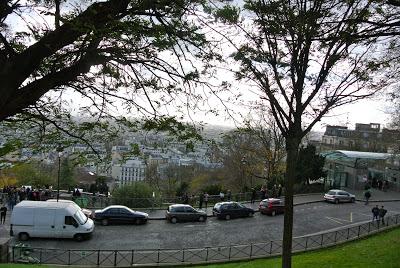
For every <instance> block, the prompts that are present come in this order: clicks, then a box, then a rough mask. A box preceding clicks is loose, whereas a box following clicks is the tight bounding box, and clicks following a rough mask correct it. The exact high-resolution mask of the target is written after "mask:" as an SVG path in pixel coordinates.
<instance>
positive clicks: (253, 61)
mask: <svg viewBox="0 0 400 268" xmlns="http://www.w3.org/2000/svg"><path fill="white" fill-rule="evenodd" d="M240 9H243V11H244V12H243V14H244V15H243V18H240V17H239V15H238V13H239V10H240ZM216 15H217V16H219V17H222V18H223V21H225V22H230V23H232V24H233V25H234V27H235V28H234V29H235V31H236V32H235V35H236V37H235V38H231V37H229V36H228V35H227V34H226V33H225V32H222V31H219V33H220V34H221V35H223V36H225V37H226V39H227V40H229V42H230V43H231V45H232V47H234V48H235V49H236V52H234V53H233V59H234V60H235V61H236V62H238V63H240V69H239V70H237V72H236V77H237V79H238V80H241V81H245V82H247V84H248V85H249V86H248V89H249V90H248V91H247V92H248V93H247V95H250V94H252V93H253V92H254V91H255V90H258V91H257V93H256V94H255V97H256V98H257V100H256V102H257V105H258V106H261V107H263V106H267V107H269V108H270V110H271V112H272V115H273V118H274V120H275V122H276V124H277V126H278V127H279V129H280V131H281V133H282V135H283V136H284V137H285V148H286V153H287V161H286V177H285V216H284V234H283V256H282V259H283V261H282V267H285V268H288V267H291V251H292V230H293V184H294V182H295V178H296V162H297V157H298V150H299V145H300V142H301V140H302V138H303V137H304V136H305V135H306V134H307V133H309V132H310V130H311V129H312V128H313V126H314V125H315V124H316V123H317V122H318V121H320V120H321V118H322V117H323V116H324V115H326V114H327V113H328V112H329V111H330V110H332V109H333V108H336V107H339V106H342V105H345V104H348V103H353V102H355V101H358V100H361V99H364V98H368V97H371V96H373V95H374V94H375V93H376V92H378V91H379V90H381V89H383V88H385V86H387V85H388V84H390V83H391V82H392V81H393V79H392V78H393V77H391V76H390V74H388V73H385V72H384V68H385V67H386V66H387V65H388V63H389V61H387V59H383V60H381V59H380V56H382V54H383V53H384V51H385V50H386V49H387V47H388V46H387V45H388V44H390V37H386V38H383V37H382V36H392V35H396V34H397V33H398V32H399V31H398V30H399V29H398V25H399V9H398V8H394V7H393V6H387V5H385V4H382V3H375V2H370V1H339V0H337V1H336V0H333V1H331V0H329V1H326V0H313V1H309V0H305V1H284V0H281V1H245V3H244V5H243V6H242V7H237V6H225V7H224V8H222V9H219V10H218V11H216ZM231 31H232V30H231ZM232 66H234V64H232ZM244 88H245V85H244V84H241V89H242V90H244ZM243 94H244V93H243Z"/></svg>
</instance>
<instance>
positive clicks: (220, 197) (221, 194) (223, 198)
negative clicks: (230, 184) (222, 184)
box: [219, 191, 225, 202]
mask: <svg viewBox="0 0 400 268" xmlns="http://www.w3.org/2000/svg"><path fill="white" fill-rule="evenodd" d="M219 199H220V200H221V202H224V200H225V194H224V192H223V191H221V192H219Z"/></svg>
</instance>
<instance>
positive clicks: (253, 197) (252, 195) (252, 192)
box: [250, 188, 256, 204]
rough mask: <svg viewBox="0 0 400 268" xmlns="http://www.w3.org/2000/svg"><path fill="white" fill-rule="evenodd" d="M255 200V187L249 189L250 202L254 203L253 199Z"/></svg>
mask: <svg viewBox="0 0 400 268" xmlns="http://www.w3.org/2000/svg"><path fill="white" fill-rule="evenodd" d="M255 200H256V189H254V188H252V189H251V201H250V202H251V203H252V204H254V201H255Z"/></svg>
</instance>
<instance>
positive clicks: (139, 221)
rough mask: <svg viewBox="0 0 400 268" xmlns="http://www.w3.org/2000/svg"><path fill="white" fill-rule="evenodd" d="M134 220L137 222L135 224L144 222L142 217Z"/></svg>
mask: <svg viewBox="0 0 400 268" xmlns="http://www.w3.org/2000/svg"><path fill="white" fill-rule="evenodd" d="M134 222H135V224H136V225H139V224H141V223H142V220H141V219H135V221H134Z"/></svg>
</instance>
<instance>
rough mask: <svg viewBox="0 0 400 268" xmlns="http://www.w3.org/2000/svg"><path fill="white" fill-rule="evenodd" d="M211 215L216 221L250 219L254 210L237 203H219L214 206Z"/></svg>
mask: <svg viewBox="0 0 400 268" xmlns="http://www.w3.org/2000/svg"><path fill="white" fill-rule="evenodd" d="M213 214H214V215H215V216H216V217H217V218H218V219H225V220H230V219H232V218H239V217H252V216H253V215H254V210H253V209H252V208H248V207H246V206H244V205H242V204H240V203H238V202H220V203H217V204H215V206H214V208H213Z"/></svg>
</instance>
